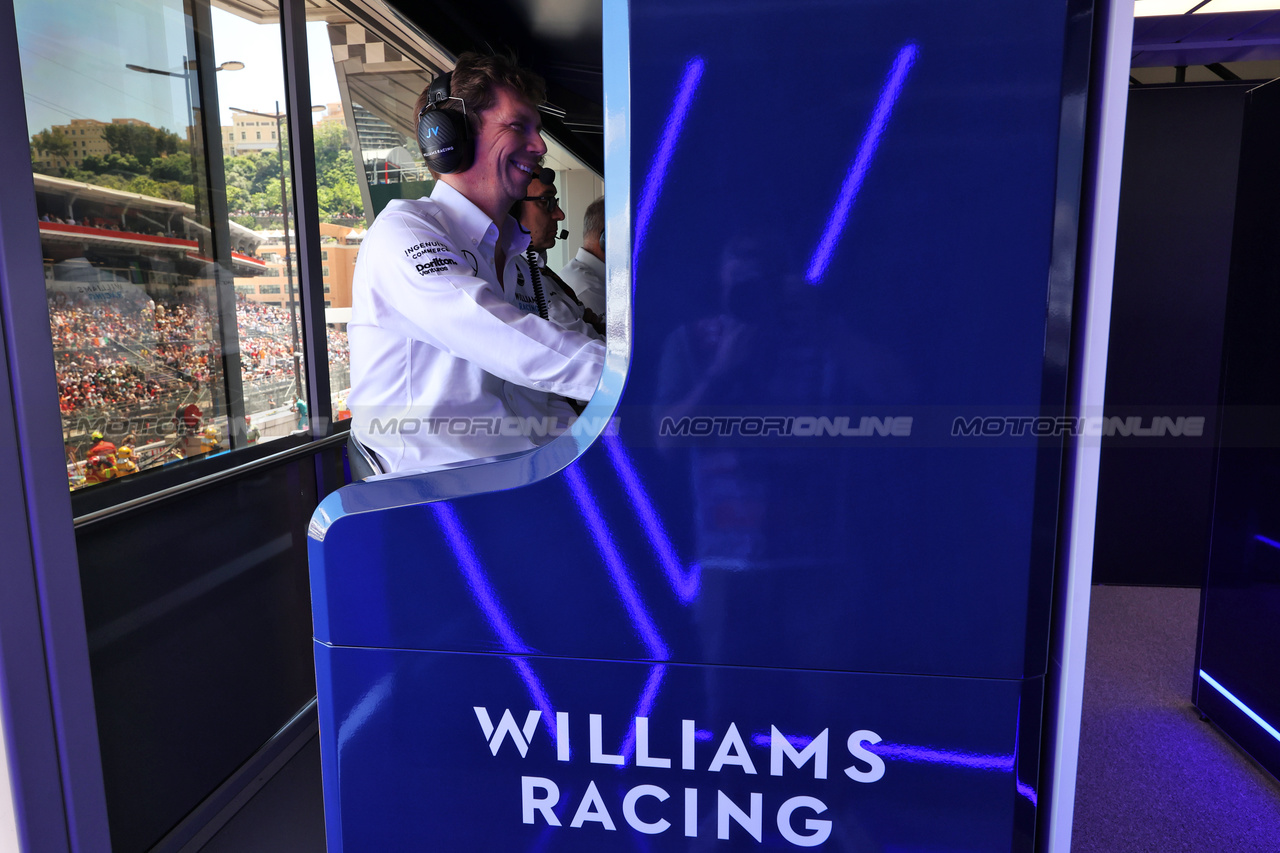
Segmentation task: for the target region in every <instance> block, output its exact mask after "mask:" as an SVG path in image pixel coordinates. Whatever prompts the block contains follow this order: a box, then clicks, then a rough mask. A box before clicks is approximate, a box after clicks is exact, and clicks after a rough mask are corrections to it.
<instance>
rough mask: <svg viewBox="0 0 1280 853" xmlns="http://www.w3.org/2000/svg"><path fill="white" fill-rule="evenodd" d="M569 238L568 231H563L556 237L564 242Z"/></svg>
mask: <svg viewBox="0 0 1280 853" xmlns="http://www.w3.org/2000/svg"><path fill="white" fill-rule="evenodd" d="M568 236H569V232H568V231H561V232H560V234H559V235H558V236H557V237H556V239H557V240H563V239H564V238H565V237H568Z"/></svg>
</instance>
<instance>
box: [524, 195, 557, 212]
mask: <svg viewBox="0 0 1280 853" xmlns="http://www.w3.org/2000/svg"><path fill="white" fill-rule="evenodd" d="M524 200H525V201H536V202H537V203H538V204H540V205H542V209H543V210H545V211H546V212H547V213H551V212H553V211H555V210H559V209H560V199H558V198H556V197H555V196H553V195H527V196H525V197H524Z"/></svg>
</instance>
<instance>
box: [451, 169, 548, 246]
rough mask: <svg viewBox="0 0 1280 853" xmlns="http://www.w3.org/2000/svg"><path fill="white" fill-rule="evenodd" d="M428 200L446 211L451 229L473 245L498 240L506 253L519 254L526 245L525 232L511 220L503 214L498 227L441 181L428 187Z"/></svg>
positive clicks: (462, 196)
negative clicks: (500, 225) (500, 226)
mask: <svg viewBox="0 0 1280 853" xmlns="http://www.w3.org/2000/svg"><path fill="white" fill-rule="evenodd" d="M431 200H432V201H434V202H435V203H436V204H438V205H440V206H441V207H443V208H444V209H445V210H446V211H448V212H449V214H450V217H451V225H452V229H451V230H453V232H454V233H455V234H457V235H458V236H460V237H464V238H466V239H468V240H471V241H472V243H473V244H475V245H480V244H483V243H485V242H489V241H492V242H493V243H495V244H496V243H497V242H498V241H499V240H501V241H502V243H503V245H504V247H505V249H506V252H507V255H508V256H510V255H511V254H512V252H513V251H514V252H516V253H519V254H523V253H524V250H525V247H526V246H528V245H529V235H528V234H526V233H524V231H523V230H522V229H520V228H518V227H517V226H516V221H515V220H514V219H512V218H511V217H510V216H508V217H506V218H505V219H504V220H503V223H502V228H501V229H499V227H498V226H497V225H494V224H493V220H492V219H490V218H489V215H488V214H487V213H485V212H484V211H483V210H481V209H480V208H478V207H476V205H475V203H474V202H472V201H471V199H469V198H467V197H466V196H464V195H463V194H462V193H460V192H458V191H457V190H456V189H454V188H453V187H452V186H450V185H449V184H446V183H445V182H444V181H436V185H435V186H434V187H432V188H431Z"/></svg>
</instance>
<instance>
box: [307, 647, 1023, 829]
mask: <svg viewBox="0 0 1280 853" xmlns="http://www.w3.org/2000/svg"><path fill="white" fill-rule="evenodd" d="M317 664H318V672H319V675H320V679H319V680H320V685H321V690H326V689H329V690H332V693H331V695H332V698H333V700H334V701H333V706H332V707H334V708H338V709H341V710H340V711H339V712H338V713H336V714H333V715H331V716H328V717H322V719H321V733H322V734H321V736H322V738H323V747H322V748H323V749H324V750H325V752H326V756H336V760H331V761H330V763H329V764H328V766H326V778H325V781H326V786H328V788H327V790H326V794H327V796H329V797H330V803H336V809H337V811H336V813H335V812H333V811H331V810H330V809H329V808H326V817H327V818H328V819H329V820H330V840H329V849H330V851H334V853H336V851H339V850H341V851H344V853H355V851H375V850H406V849H413V842H415V841H421V840H424V839H429V841H430V849H439V850H477V849H484V850H506V851H513V852H514V851H536V850H566V851H600V850H629V849H639V850H653V851H659V850H673V851H674V850H701V849H704V848H705V849H729V850H739V849H770V850H772V849H794V848H795V847H798V846H807V845H801V844H797V843H795V842H794V841H788V840H787V839H786V838H785V837H784V836H783V835H782V833H781V831H780V830H779V828H778V812H779V809H780V807H781V806H782V805H783V804H784V803H785V802H787V801H788V800H790V799H792V798H794V797H807V798H813V800H816V801H817V804H816V805H813V804H811V805H810V806H808V807H806V808H804V809H801V810H799V811H797V812H795V813H794V815H793V816H792V818H791V819H790V820H789V821H787V822H786V823H787V824H788V826H789V827H790V828H792V830H793V831H794V832H795V834H796V835H797V836H798V837H804V836H810V835H812V836H813V837H812V838H811V839H810V840H820V839H819V837H818V836H819V832H818V831H810V830H808V829H806V824H805V821H806V820H813V819H819V820H822V821H830V828H829V836H830V837H829V839H828V840H827V843H826V845H825V849H837V850H864V849H865V850H889V849H907V850H984V851H985V850H1029V849H1030V842H1029V839H1028V838H1025V837H1023V836H1022V834H1021V833H1020V832H1019V830H1018V826H1019V820H1018V815H1019V814H1020V813H1021V814H1022V815H1023V817H1024V822H1023V823H1024V825H1025V816H1026V814H1027V813H1029V812H1030V811H1031V809H1032V805H1031V802H1032V800H1033V799H1034V797H1035V792H1034V790H1033V789H1032V788H1031V786H1030V785H1028V784H1027V783H1026V782H1025V781H1023V777H1024V776H1025V775H1026V774H1027V772H1028V770H1029V772H1030V774H1031V775H1032V776H1034V772H1035V771H1034V768H1035V763H1036V749H1037V747H1038V740H1037V739H1036V735H1035V723H1034V722H1033V723H1032V725H1030V726H1028V727H1026V728H1022V729H1020V728H1019V725H1018V723H1019V717H1020V715H1021V716H1022V717H1023V718H1024V719H1030V720H1032V721H1035V720H1037V719H1038V715H1039V707H1038V705H1037V704H1035V700H1034V698H1028V699H1026V700H1024V699H1023V698H1022V687H1023V685H1022V684H1021V683H1020V682H1014V681H1005V680H981V679H953V678H923V677H904V676H886V675H865V674H854V673H830V672H798V671H794V670H765V669H742V668H735V667H691V666H683V665H677V664H671V665H660V666H658V667H650V666H646V665H644V664H639V663H617V662H609V663H603V662H598V661H583V660H564V659H553V658H506V657H503V656H499V655H462V654H447V653H444V654H442V653H437V652H415V651H402V650H391V649H387V650H374V649H333V648H330V647H325V646H318V648H317ZM522 666H523V667H525V668H526V669H527V670H528V672H522V671H521V669H520V667H522ZM655 671H659V674H658V676H657V678H656V679H655V677H654V673H655ZM529 674H532V676H533V677H535V678H537V679H538V683H539V684H541V685H542V686H543V688H544V690H545V697H544V698H546V699H548V701H549V704H547V705H546V706H545V707H542V706H541V702H539V701H533V700H531V699H530V697H529V694H528V692H527V690H526V684H525V679H526V678H527V677H529ZM655 682H656V683H657V684H658V688H657V690H656V691H653V692H654V693H655V694H656V696H655V697H653V700H652V702H649V701H648V698H649V697H647V696H646V694H647V693H648V692H649V690H648V688H650V686H651V685H652V684H653V683H655ZM1040 684H1041V683H1040V681H1039V680H1035V681H1033V682H1030V683H1029V684H1028V686H1027V689H1026V690H1025V694H1026V695H1027V696H1028V697H1034V696H1038V695H1039V688H1040ZM477 707H478V708H481V709H483V711H484V720H483V721H482V719H481V715H480V714H478V713H477V711H476V708H477ZM940 709H946V710H945V713H939V711H940ZM508 713H509V715H510V719H509V720H505V721H504V718H505V717H506V716H507V715H508ZM531 715H532V717H533V722H532V725H529V721H530V719H531ZM558 715H564V716H558ZM593 715H599V721H598V723H594V724H593V721H592V716H593ZM638 717H643V718H644V719H646V720H647V724H646V726H647V727H646V729H645V732H644V734H643V736H640V737H637V732H636V727H637V723H636V719H637V718H638ZM686 721H687V722H686ZM486 722H487V723H488V726H487V727H486V725H485V723H486ZM504 722H505V726H504ZM566 724H567V725H566ZM731 727H732V728H731ZM504 729H505V730H504ZM686 729H687V732H688V733H687V734H686ZM775 729H776V731H777V732H778V733H779V734H780V735H782V736H784V737H785V738H786V739H787V741H788V745H789V746H790V747H791V749H792V750H794V751H795V752H800V751H801V750H804V749H805V748H806V747H808V746H810V745H811V744H812V743H813V741H814V740H820V741H821V740H822V738H823V734H824V732H825V741H824V742H823V743H820V744H819V746H818V747H815V755H814V756H812V757H809V758H808V759H807V760H805V761H803V762H798V761H797V759H796V758H791V757H788V756H786V755H785V754H780V755H779V758H778V759H777V761H778V762H779V764H778V766H777V767H776V768H775V767H774V765H773V762H774V760H775V759H774V758H773V749H772V737H773V732H774V731H775ZM855 733H860V734H858V739H857V740H856V741H855V747H856V748H857V749H858V750H860V751H862V750H865V752H866V753H870V754H872V755H874V756H875V757H876V758H878V759H879V763H880V767H877V766H876V764H875V763H872V762H873V760H874V759H871V760H869V759H867V758H866V756H865V755H859V756H856V757H855V755H854V753H852V752H851V748H850V746H849V739H850V736H851V735H854V734H855ZM526 735H528V737H526ZM637 740H640V741H641V742H642V746H640V747H637V745H636V743H637ZM562 743H563V744H564V746H563V747H562ZM686 745H687V748H688V750H689V752H687V751H686ZM823 745H825V753H826V755H825V758H826V761H825V767H824V766H823V762H821V761H819V760H818V759H819V757H820V756H821V754H822V752H823V750H822V746H823ZM495 746H496V752H495ZM522 747H523V748H524V749H523V750H522ZM778 751H779V753H782V750H781V749H779V750H778ZM522 752H523V753H524V754H523V755H522ZM388 756H395V762H394V769H393V768H392V767H391V766H390V765H389V763H388ZM638 757H640V758H642V759H644V761H643V765H648V766H642V762H641V761H640V760H638ZM717 758H719V759H720V760H719V762H718V763H717ZM659 765H666V766H659ZM797 765H798V766H797ZM846 769H848V770H849V771H850V772H848V773H847V772H846ZM775 771H776V772H775ZM881 771H882V772H881ZM526 780H528V782H529V783H532V782H533V780H538V782H537V784H538V785H539V790H538V791H537V792H536V793H534V794H532V795H531V796H533V797H536V798H542V797H552V802H553V805H552V806H551V808H550V812H551V814H552V815H553V816H554V817H555V818H556V820H557V821H558V822H559V825H558V826H556V825H553V824H552V823H550V821H549V819H548V818H547V817H546V816H545V813H542V812H535V813H533V814H532V815H531V817H532V820H533V822H532V823H526V822H525V814H524V807H523V805H524V795H523V787H522V783H526ZM543 780H545V781H543ZM335 783H336V784H335ZM548 783H550V784H548ZM552 785H554V788H552V787H551V786H552ZM590 785H594V786H595V789H596V791H597V792H598V793H599V797H600V805H599V806H596V807H594V808H593V807H592V803H591V802H590V801H588V804H587V808H586V810H585V811H583V801H584V798H586V797H587V794H588V791H589V786H590ZM642 785H652V786H655V787H656V789H657V790H654V792H653V796H651V797H647V798H645V799H644V800H642V801H641V803H640V804H637V806H636V809H635V811H636V816H635V822H634V823H633V822H631V821H629V820H628V818H627V816H626V813H625V811H624V808H623V803H624V799H625V797H626V794H627V792H628V791H633V790H635V789H636V788H637V787H638V786H642ZM688 790H695V791H697V795H696V796H697V808H696V811H695V812H694V814H695V815H696V820H695V821H694V829H693V832H695V833H696V835H695V836H692V837H691V836H690V835H689V829H688V828H687V824H686V814H687V807H686V799H685V798H686V791H688ZM552 792H555V794H558V796H554V795H553V793H552ZM718 792H723V794H724V795H725V796H727V797H728V799H729V800H730V801H731V802H732V803H734V804H735V805H736V806H738V807H739V808H740V809H741V810H743V811H744V812H747V813H748V814H751V811H750V808H749V807H750V803H751V797H752V795H753V794H757V795H759V796H760V805H759V807H758V808H757V810H756V812H755V814H756V815H757V816H758V817H759V819H760V827H759V835H760V838H759V839H758V840H757V839H755V838H753V835H752V833H751V832H750V831H749V829H747V828H745V827H744V826H743V825H741V824H740V823H739V822H737V821H736V820H731V821H730V822H729V825H728V839H727V841H728V842H730V843H729V844H727V845H726V844H725V842H724V841H722V840H720V839H719V838H718V835H719V826H718V824H719V820H718V818H719V813H720V811H721V808H720V807H719V806H718V802H717V801H718ZM663 794H665V795H666V797H665V798H664V797H663V796H662V795H663ZM820 807H825V809H823V810H822V811H818V809H819V808H820ZM580 812H583V814H590V815H592V816H591V817H588V818H585V819H584V820H582V821H581V822H580V825H578V826H574V825H573V821H574V818H575V816H577V815H578V814H579V813H580ZM663 821H665V822H666V824H667V825H666V826H665V827H663V828H662V829H660V830H657V831H652V832H645V831H642V830H639V829H637V828H636V823H641V822H643V823H647V824H656V825H660V823H661V822H663ZM748 823H750V821H748ZM610 826H611V827H612V828H610ZM338 827H340V829H337V828H338ZM651 829H652V827H651ZM815 829H817V830H820V828H815ZM335 830H336V831H335ZM623 836H627V837H625V838H624V837H623ZM339 839H340V840H341V841H340V842H339ZM695 839H696V840H695ZM757 841H758V843H757Z"/></svg>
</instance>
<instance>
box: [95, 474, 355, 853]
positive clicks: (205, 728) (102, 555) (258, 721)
mask: <svg viewBox="0 0 1280 853" xmlns="http://www.w3.org/2000/svg"><path fill="white" fill-rule="evenodd" d="M327 456H332V457H333V458H332V459H330V458H326V459H325V460H324V465H325V467H326V474H328V473H331V471H329V470H328V469H332V467H333V465H334V464H335V463H334V460H335V459H338V457H337V455H336V454H333V453H330V454H327ZM338 464H340V462H339V463H338ZM316 470H317V466H316V461H315V459H314V458H312V457H305V458H302V459H298V460H294V461H293V462H290V463H287V464H283V465H280V466H278V467H274V468H270V469H267V470H264V471H261V472H259V473H257V474H253V475H247V476H241V477H238V478H236V479H233V480H231V481H229V482H227V483H225V484H222V485H219V486H215V487H211V488H208V489H204V490H201V491H198V492H195V493H193V494H190V495H184V496H179V497H177V498H174V499H171V500H169V501H167V502H164V503H162V504H158V505H156V506H154V507H151V508H148V509H145V510H139V511H137V512H134V513H131V514H128V515H125V516H123V517H121V518H119V519H118V520H114V521H112V520H108V521H103V522H99V523H95V524H92V525H89V526H86V527H84V528H82V529H81V530H80V531H78V534H77V537H76V538H77V545H78V547H79V552H80V569H81V577H82V583H83V587H84V603H85V604H84V606H85V620H86V625H87V628H88V635H89V652H90V659H91V664H92V669H93V683H94V701H95V703H96V712H97V717H98V725H99V737H100V738H101V744H102V763H103V775H104V780H105V783H106V792H107V805H108V817H109V820H110V824H111V840H112V849H113V850H115V851H121V853H123V852H124V851H141V850H146V849H148V848H149V847H151V846H152V845H153V844H154V843H155V842H156V841H158V840H159V839H160V838H161V837H162V836H163V835H164V834H165V833H166V832H168V830H169V829H171V828H172V827H173V826H174V825H175V824H176V823H177V822H178V821H179V820H181V819H182V818H183V817H184V816H185V815H186V814H187V813H188V812H189V811H191V809H193V808H194V807H195V806H197V805H198V804H199V803H200V802H201V801H202V800H203V799H204V798H205V797H207V796H208V795H209V794H210V793H212V791H213V790H214V788H216V787H217V786H218V785H219V784H220V783H221V782H222V781H223V780H224V779H226V778H227V777H228V776H230V775H231V774H232V773H233V772H234V771H235V770H236V768H237V767H239V766H240V765H241V764H242V763H243V762H245V761H246V760H248V759H249V758H250V757H251V756H252V755H253V754H254V752H255V751H257V750H258V748H259V747H261V746H262V745H263V744H264V743H265V742H266V741H267V739H268V738H270V737H271V736H272V735H273V734H275V732H276V731H277V730H279V729H280V728H281V727H282V726H283V725H284V724H285V723H286V722H287V721H288V720H289V719H290V717H292V716H293V715H294V714H295V713H296V712H297V711H298V710H299V708H301V707H302V706H303V705H304V704H305V703H306V702H307V701H308V700H309V699H310V698H311V696H313V695H314V693H315V683H314V670H313V667H312V661H311V608H310V602H309V589H308V581H307V562H306V547H305V543H306V528H307V522H308V519H309V518H310V516H311V511H312V510H313V509H314V507H315V505H316V503H317V502H318V500H319V498H320V497H322V496H323V495H322V494H320V490H319V489H318V488H317V484H316ZM326 479H329V478H328V476H326ZM340 483H341V481H340V480H339V481H337V483H335V485H337V484H340Z"/></svg>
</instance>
